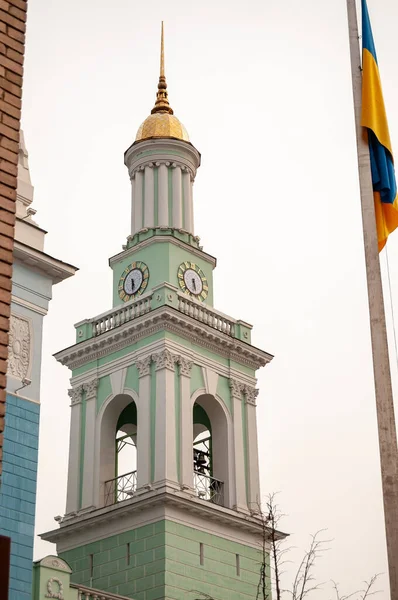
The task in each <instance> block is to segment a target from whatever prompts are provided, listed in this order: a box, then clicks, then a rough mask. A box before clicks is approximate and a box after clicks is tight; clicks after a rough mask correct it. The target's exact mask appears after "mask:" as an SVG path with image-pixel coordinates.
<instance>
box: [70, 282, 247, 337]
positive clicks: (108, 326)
mask: <svg viewBox="0 0 398 600" xmlns="http://www.w3.org/2000/svg"><path fill="white" fill-rule="evenodd" d="M165 305H166V306H168V307H170V308H173V309H175V310H177V311H178V312H180V313H182V314H184V315H187V316H188V317H191V318H192V319H195V320H196V321H199V322H200V323H203V324H204V325H207V326H209V327H211V328H213V329H216V330H217V331H220V332H221V333H224V334H225V335H228V336H230V337H233V338H237V339H240V340H242V341H245V342H249V343H250V330H251V325H249V324H248V323H244V322H243V321H236V320H235V319H232V318H231V317H228V316H227V315H225V314H223V313H222V312H219V311H218V310H215V309H214V308H212V307H209V306H208V305H206V304H204V303H202V302H200V301H199V300H196V299H195V298H191V297H189V296H188V295H186V294H184V293H183V292H181V291H179V290H178V289H177V288H176V287H174V286H171V285H170V284H164V286H158V287H157V288H155V289H154V290H152V291H151V292H149V293H147V294H143V295H142V296H140V297H139V298H137V299H136V300H131V301H130V302H126V303H125V304H123V305H121V306H117V307H116V308H113V309H111V310H109V311H107V312H105V313H102V314H101V315H98V316H97V317H94V318H92V319H86V320H85V321H81V322H80V323H77V324H76V325H75V327H76V335H77V340H76V341H77V342H80V341H85V340H87V339H90V338H95V337H98V336H100V335H102V334H103V333H107V332H109V331H112V330H114V329H116V328H117V327H120V326H121V325H124V324H125V323H128V322H130V321H132V320H134V319H136V318H138V317H141V316H143V315H146V314H148V313H150V312H152V311H155V310H157V309H158V308H161V306H165Z"/></svg>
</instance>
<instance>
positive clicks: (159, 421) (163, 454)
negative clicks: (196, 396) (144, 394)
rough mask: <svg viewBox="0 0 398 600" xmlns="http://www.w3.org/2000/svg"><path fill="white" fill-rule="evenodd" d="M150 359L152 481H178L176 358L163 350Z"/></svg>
mask: <svg viewBox="0 0 398 600" xmlns="http://www.w3.org/2000/svg"><path fill="white" fill-rule="evenodd" d="M152 359H153V360H154V361H155V363H156V425H155V431H156V435H155V479H154V483H155V484H156V483H158V482H163V483H166V482H175V483H178V479H177V456H176V415H175V386H174V367H175V360H174V359H175V357H174V355H173V354H171V352H169V350H162V351H161V352H159V353H157V354H153V355H152Z"/></svg>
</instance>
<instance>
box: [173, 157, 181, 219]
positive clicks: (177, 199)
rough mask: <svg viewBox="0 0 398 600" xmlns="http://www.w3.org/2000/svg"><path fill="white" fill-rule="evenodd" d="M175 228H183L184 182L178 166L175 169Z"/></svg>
mask: <svg viewBox="0 0 398 600" xmlns="http://www.w3.org/2000/svg"><path fill="white" fill-rule="evenodd" d="M173 227H176V228H177V229H181V228H182V180H181V169H180V167H177V166H176V167H174V169H173Z"/></svg>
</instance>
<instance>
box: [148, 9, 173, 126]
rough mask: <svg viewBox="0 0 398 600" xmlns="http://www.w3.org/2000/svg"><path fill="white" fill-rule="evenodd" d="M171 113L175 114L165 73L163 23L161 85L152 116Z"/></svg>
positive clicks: (162, 33)
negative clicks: (170, 101)
mask: <svg viewBox="0 0 398 600" xmlns="http://www.w3.org/2000/svg"><path fill="white" fill-rule="evenodd" d="M158 112H162V113H169V114H170V115H172V114H173V109H172V108H171V106H170V104H169V99H168V93H167V83H166V75H165V73H164V28H163V21H162V30H161V38H160V75H159V83H158V91H157V94H156V102H155V106H154V107H153V109H152V110H151V114H154V113H158Z"/></svg>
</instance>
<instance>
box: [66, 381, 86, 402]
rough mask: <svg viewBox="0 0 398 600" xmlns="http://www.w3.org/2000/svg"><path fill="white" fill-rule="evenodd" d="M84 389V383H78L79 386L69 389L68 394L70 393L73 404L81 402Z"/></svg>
mask: <svg viewBox="0 0 398 600" xmlns="http://www.w3.org/2000/svg"><path fill="white" fill-rule="evenodd" d="M83 389H84V386H83V385H78V386H77V387H75V388H71V389H70V390H68V395H69V398H70V399H71V406H74V405H75V404H80V403H81V401H82V395H83Z"/></svg>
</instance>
